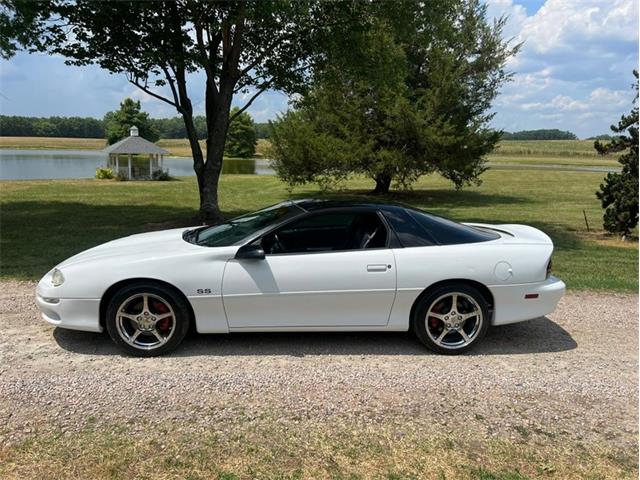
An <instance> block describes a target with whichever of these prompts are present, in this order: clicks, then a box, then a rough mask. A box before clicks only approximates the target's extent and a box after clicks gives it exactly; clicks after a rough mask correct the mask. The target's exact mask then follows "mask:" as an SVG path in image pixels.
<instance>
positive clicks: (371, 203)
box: [291, 198, 408, 212]
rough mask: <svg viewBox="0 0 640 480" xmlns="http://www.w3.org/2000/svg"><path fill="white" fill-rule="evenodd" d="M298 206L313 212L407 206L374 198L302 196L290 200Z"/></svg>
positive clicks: (384, 208) (385, 208)
mask: <svg viewBox="0 0 640 480" xmlns="http://www.w3.org/2000/svg"><path fill="white" fill-rule="evenodd" d="M291 203H294V204H295V205H297V206H298V207H300V208H302V209H303V210H306V211H307V212H314V211H319V210H328V209H331V208H356V207H357V208H371V209H379V210H387V209H395V208H408V207H406V206H405V205H400V204H397V203H388V202H382V201H375V200H361V199H349V198H344V199H335V198H332V199H326V198H303V199H299V200H291Z"/></svg>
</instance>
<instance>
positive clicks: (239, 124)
mask: <svg viewBox="0 0 640 480" xmlns="http://www.w3.org/2000/svg"><path fill="white" fill-rule="evenodd" d="M239 110H240V109H239V108H238V107H235V108H233V109H232V110H231V116H233V117H235V118H234V120H233V121H232V122H231V124H230V125H229V131H228V132H227V143H226V144H225V147H224V153H225V155H226V156H227V157H241V158H251V157H253V156H254V155H255V153H256V144H257V142H258V141H257V139H256V129H255V124H254V123H253V119H252V118H251V115H249V114H248V113H247V112H241V113H240V114H239V115H236V113H237V112H238V111H239Z"/></svg>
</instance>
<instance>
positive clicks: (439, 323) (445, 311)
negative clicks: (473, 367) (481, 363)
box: [425, 292, 484, 350]
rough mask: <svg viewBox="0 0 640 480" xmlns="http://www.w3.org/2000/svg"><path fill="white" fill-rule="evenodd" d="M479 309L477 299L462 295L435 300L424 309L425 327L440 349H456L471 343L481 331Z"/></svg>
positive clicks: (446, 295)
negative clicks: (425, 312)
mask: <svg viewBox="0 0 640 480" xmlns="http://www.w3.org/2000/svg"><path fill="white" fill-rule="evenodd" d="M483 321H484V318H483V315H482V309H481V308H480V305H478V302H476V300H475V299H474V298H473V297H472V296H470V295H468V294H466V293H461V292H450V293H446V294H445V295H442V296H440V297H438V298H437V299H436V300H435V301H434V302H433V303H432V304H431V306H430V307H429V309H428V310H427V315H426V318H425V327H426V331H427V335H429V338H430V339H431V340H432V341H433V342H434V343H435V344H436V345H438V346H439V347H442V348H447V349H451V350H454V349H458V348H462V347H465V346H467V345H469V344H470V343H472V342H473V341H474V340H475V339H476V337H477V336H478V333H479V332H480V330H481V328H482V323H483Z"/></svg>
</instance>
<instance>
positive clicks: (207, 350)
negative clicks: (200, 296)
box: [53, 317, 577, 357]
mask: <svg viewBox="0 0 640 480" xmlns="http://www.w3.org/2000/svg"><path fill="white" fill-rule="evenodd" d="M53 338H54V339H55V341H56V342H57V343H58V345H59V346H60V347H61V348H63V349H64V350H67V351H69V352H73V353H77V354H84V355H122V353H121V352H120V350H119V349H118V348H117V347H116V346H115V345H114V344H113V343H112V342H111V340H110V339H109V337H108V335H107V334H98V333H88V332H77V331H73V330H64V329H61V328H56V329H55V330H54V332H53ZM576 347H577V343H576V342H575V340H574V339H573V338H572V337H571V335H570V334H569V332H567V331H566V330H565V329H564V328H562V327H561V326H560V325H558V324H557V323H555V322H552V321H551V320H549V319H548V318H546V317H541V318H538V319H535V320H530V321H528V322H523V323H516V324H513V325H505V326H500V327H493V328H491V329H490V330H489V332H488V333H487V336H486V337H485V338H484V339H483V340H482V342H481V343H480V344H478V346H477V347H476V348H474V349H473V350H472V351H471V352H469V354H468V355H518V354H531V353H552V352H563V351H567V350H572V349H574V348H576ZM429 354H431V352H430V351H429V350H427V349H426V348H425V347H423V346H422V344H420V343H419V342H418V341H417V340H416V339H415V337H413V335H411V334H409V333H406V332H362V333H353V332H348V333H317V332H316V333H233V334H219V335H213V334H212V335H198V334H196V333H190V334H189V335H188V336H187V338H185V340H184V342H183V344H182V346H181V347H180V348H179V349H178V350H177V351H176V352H174V353H172V354H171V356H174V357H190V356H201V355H207V356H231V355H238V356H243V355H245V356H246V355H256V356H271V355H288V356H293V357H304V356H307V355H429Z"/></svg>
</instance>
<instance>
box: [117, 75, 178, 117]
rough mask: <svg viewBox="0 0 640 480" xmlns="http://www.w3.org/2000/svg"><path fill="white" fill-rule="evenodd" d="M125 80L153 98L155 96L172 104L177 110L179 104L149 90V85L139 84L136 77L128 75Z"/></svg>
mask: <svg viewBox="0 0 640 480" xmlns="http://www.w3.org/2000/svg"><path fill="white" fill-rule="evenodd" d="M127 80H128V81H129V83H131V84H132V85H135V86H136V87H138V88H139V89H140V90H142V91H143V92H145V93H147V94H148V95H151V96H152V97H153V98H157V99H158V100H161V101H163V102H164V103H168V104H169V105H171V106H173V107H175V108H176V110H179V106H178V105H177V104H176V103H174V102H172V101H171V100H169V99H168V98H166V97H163V96H162V95H159V94H157V93H155V92H152V91H151V90H149V87H148V86H147V85H146V84H144V85H143V84H141V83H140V81H139V80H138V79H137V78H135V79H134V78H133V77H129V78H127Z"/></svg>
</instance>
